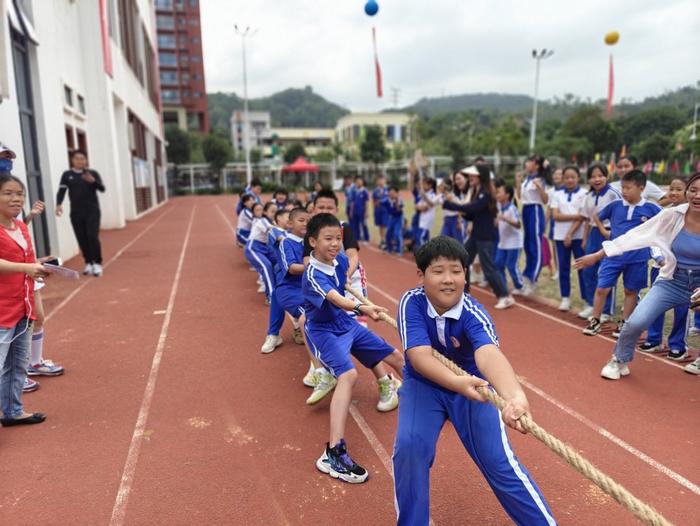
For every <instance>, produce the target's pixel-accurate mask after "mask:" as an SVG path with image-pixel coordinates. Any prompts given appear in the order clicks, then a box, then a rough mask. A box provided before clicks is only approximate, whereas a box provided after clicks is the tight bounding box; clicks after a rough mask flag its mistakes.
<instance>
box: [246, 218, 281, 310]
mask: <svg viewBox="0 0 700 526" xmlns="http://www.w3.org/2000/svg"><path fill="white" fill-rule="evenodd" d="M271 228H272V223H271V222H270V221H269V220H268V219H267V218H266V217H260V218H256V219H255V220H254V221H253V228H252V229H251V231H250V237H249V238H248V243H246V246H245V256H246V258H247V259H248V261H249V262H250V264H251V265H253V267H254V268H255V270H257V272H258V274H260V277H261V278H262V280H263V283H264V284H265V295H266V296H267V299H268V300H272V293H273V291H274V290H275V271H274V268H273V266H272V262H271V261H270V257H269V254H270V250H269V247H268V245H267V237H268V233H269V232H270V229H271Z"/></svg>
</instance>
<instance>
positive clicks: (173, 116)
mask: <svg viewBox="0 0 700 526" xmlns="http://www.w3.org/2000/svg"><path fill="white" fill-rule="evenodd" d="M163 122H164V123H165V124H177V112H174V111H164V112H163Z"/></svg>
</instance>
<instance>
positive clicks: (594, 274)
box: [578, 163, 622, 323]
mask: <svg viewBox="0 0 700 526" xmlns="http://www.w3.org/2000/svg"><path fill="white" fill-rule="evenodd" d="M586 177H587V179H588V185H589V187H590V189H589V190H588V193H586V199H585V200H584V203H583V206H582V207H581V221H582V222H583V223H584V225H583V238H582V240H581V247H582V248H583V249H584V251H585V252H586V254H594V253H596V252H598V251H599V250H600V249H601V247H602V246H603V241H604V240H605V237H604V236H603V234H602V233H601V231H600V230H599V229H598V226H597V224H596V222H595V219H594V217H595V216H596V215H598V212H600V211H601V210H602V209H603V208H605V206H607V205H608V204H610V203H612V202H613V201H617V200H619V199H622V196H621V195H620V193H619V192H618V191H617V190H615V189H614V188H613V187H612V185H610V183H609V182H608V168H607V167H606V166H605V165H604V164H602V163H594V164H591V165H590V166H589V167H588V172H587V174H586ZM603 227H604V228H605V230H610V221H608V220H605V221H603ZM599 268H600V263H595V264H594V265H591V266H590V267H586V268H584V269H583V281H584V282H585V285H584V288H585V292H586V296H585V297H584V299H585V300H586V307H585V308H584V309H583V310H582V311H581V312H579V313H578V317H579V318H582V319H584V320H587V319H588V318H590V317H591V316H592V315H593V302H594V295H595V292H596V286H597V285H598V269H599ZM614 312H615V286H613V287H612V290H611V291H610V294H608V296H607V298H606V299H605V302H604V303H603V311H602V313H601V316H600V322H601V323H606V322H607V321H609V320H610V319H612V316H613V314H614Z"/></svg>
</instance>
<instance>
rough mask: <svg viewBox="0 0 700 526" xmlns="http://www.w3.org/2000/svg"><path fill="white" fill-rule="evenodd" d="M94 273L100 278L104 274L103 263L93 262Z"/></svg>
mask: <svg viewBox="0 0 700 526" xmlns="http://www.w3.org/2000/svg"><path fill="white" fill-rule="evenodd" d="M92 275H93V276H95V277H96V278H99V277H100V276H102V265H100V264H99V263H93V264H92Z"/></svg>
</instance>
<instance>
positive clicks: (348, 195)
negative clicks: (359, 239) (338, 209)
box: [343, 183, 356, 221]
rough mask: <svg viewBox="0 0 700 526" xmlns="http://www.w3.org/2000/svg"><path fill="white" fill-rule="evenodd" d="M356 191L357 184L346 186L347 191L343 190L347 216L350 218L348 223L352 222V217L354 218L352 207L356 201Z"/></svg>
mask: <svg viewBox="0 0 700 526" xmlns="http://www.w3.org/2000/svg"><path fill="white" fill-rule="evenodd" d="M355 189H356V188H355V183H352V184H351V185H350V186H346V187H345V190H343V192H344V193H345V216H346V217H347V218H348V221H350V217H351V216H352V205H353V204H354V201H355Z"/></svg>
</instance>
